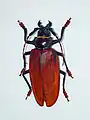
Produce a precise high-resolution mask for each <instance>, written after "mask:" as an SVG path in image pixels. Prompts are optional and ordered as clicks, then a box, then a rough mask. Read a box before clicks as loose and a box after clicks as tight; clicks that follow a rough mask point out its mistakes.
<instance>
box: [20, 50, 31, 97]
mask: <svg viewBox="0 0 90 120" xmlns="http://www.w3.org/2000/svg"><path fill="white" fill-rule="evenodd" d="M30 53H31V51H28V52H25V53H24V54H23V60H24V68H23V69H22V70H21V74H20V76H21V75H22V76H23V78H24V80H25V82H26V84H27V85H28V87H29V92H28V94H27V97H28V96H30V94H31V92H32V88H31V86H30V84H29V82H28V80H27V78H26V77H25V74H28V73H29V70H26V57H25V56H26V55H30ZM27 97H26V98H25V99H27Z"/></svg>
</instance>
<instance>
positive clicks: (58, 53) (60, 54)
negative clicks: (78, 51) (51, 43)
mask: <svg viewBox="0 0 90 120" xmlns="http://www.w3.org/2000/svg"><path fill="white" fill-rule="evenodd" d="M55 52H56V53H57V55H59V56H61V57H63V54H62V53H60V52H57V51H56V50H55ZM63 61H64V63H65V66H66V70H68V66H67V63H66V60H65V58H64V57H63Z"/></svg>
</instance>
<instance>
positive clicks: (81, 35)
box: [0, 0, 90, 120]
mask: <svg viewBox="0 0 90 120" xmlns="http://www.w3.org/2000/svg"><path fill="white" fill-rule="evenodd" d="M69 17H71V18H72V21H71V24H70V25H69V26H68V28H67V29H66V31H65V36H64V40H63V43H64V46H65V51H66V60H67V63H68V66H69V69H70V70H71V71H72V73H73V76H74V79H73V80H72V79H71V78H70V77H68V76H67V78H66V79H67V82H66V89H67V91H68V93H69V96H70V99H71V101H70V102H69V103H68V102H67V101H66V99H65V98H64V96H63V94H62V89H61V92H60V96H59V98H58V101H57V102H56V104H55V105H54V106H53V107H51V108H47V107H45V106H44V107H39V106H38V105H37V103H36V101H35V99H34V96H33V95H31V96H30V98H29V99H28V100H27V101H25V100H24V98H25V96H26V94H27V91H28V87H27V86H26V84H25V82H24V80H23V78H22V77H19V76H18V75H19V72H20V70H21V68H22V67H23V61H22V47H23V43H24V42H23V30H22V29H21V28H20V27H19V25H18V24H17V20H18V19H19V20H21V21H23V22H24V24H25V25H26V26H27V28H28V29H29V31H31V30H33V28H34V27H36V25H37V22H38V20H42V21H43V23H44V24H46V23H47V22H48V20H51V21H52V23H53V27H54V28H55V30H56V31H57V33H58V34H59V35H60V30H61V27H62V26H63V25H64V23H65V22H66V20H67V19H68V18H69ZM89 52H90V1H89V0H75V1H72V0H67V1H66V0H62V1H61V0H14V1H13V0H0V120H60V119H62V120H90V89H89V88H90V69H89V68H90V54H89ZM61 80H62V79H61Z"/></svg>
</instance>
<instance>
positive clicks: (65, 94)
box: [60, 70, 69, 101]
mask: <svg viewBox="0 0 90 120" xmlns="http://www.w3.org/2000/svg"><path fill="white" fill-rule="evenodd" d="M60 73H61V74H62V75H64V77H63V94H64V96H65V98H66V99H67V101H69V98H68V95H67V92H66V90H65V80H66V73H65V72H64V71H62V70H60Z"/></svg>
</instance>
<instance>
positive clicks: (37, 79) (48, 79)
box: [18, 18, 73, 107]
mask: <svg viewBox="0 0 90 120" xmlns="http://www.w3.org/2000/svg"><path fill="white" fill-rule="evenodd" d="M70 20H71V18H70V19H69V20H67V21H66V23H65V25H64V26H63V27H62V29H61V37H60V38H59V37H58V35H57V34H56V32H55V31H54V29H53V28H52V22H51V21H49V23H48V24H47V25H46V26H43V25H42V22H41V21H40V20H39V22H38V27H36V28H34V30H33V31H32V32H31V33H30V34H29V35H28V36H27V28H26V27H25V25H24V24H23V23H22V22H20V21H19V20H18V23H19V25H20V26H21V27H22V28H23V30H24V41H25V44H24V47H23V60H24V68H23V69H22V70H21V73H20V76H21V75H22V76H23V78H24V80H25V81H26V83H27V85H28V87H29V92H28V94H27V96H26V99H27V98H28V96H30V94H31V92H32V91H33V94H34V97H35V99H36V101H37V103H38V104H39V105H40V106H43V105H44V102H45V103H46V106H47V107H50V106H52V105H54V104H55V102H56V101H57V98H58V96H59V91H60V74H62V75H63V76H64V77H63V94H64V96H65V98H66V99H67V101H69V97H68V95H67V92H66V90H65V79H66V72H64V71H62V70H61V69H60V62H59V56H61V57H62V58H63V61H64V64H65V67H66V71H67V73H68V75H69V76H70V77H72V78H73V76H72V73H71V72H70V70H69V69H68V66H67V63H66V60H65V57H64V54H63V50H62V46H61V41H62V38H63V35H64V31H65V28H66V27H67V26H68V25H69V24H70ZM35 32H37V37H35V38H34V40H32V41H30V40H28V39H29V37H30V36H32V35H33V34H34V33H35ZM51 34H53V35H54V36H55V37H56V40H53V38H52V37H51ZM56 43H59V44H60V47H61V52H57V51H56V50H55V49H53V48H52V45H54V44H56ZM26 44H32V45H34V46H35V48H34V49H32V50H31V51H27V52H24V48H25V45H26ZM27 55H29V69H28V70H26V56H27ZM28 73H29V75H30V82H31V85H30V84H29V82H28V80H27V78H26V76H25V75H26V74H28Z"/></svg>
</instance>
